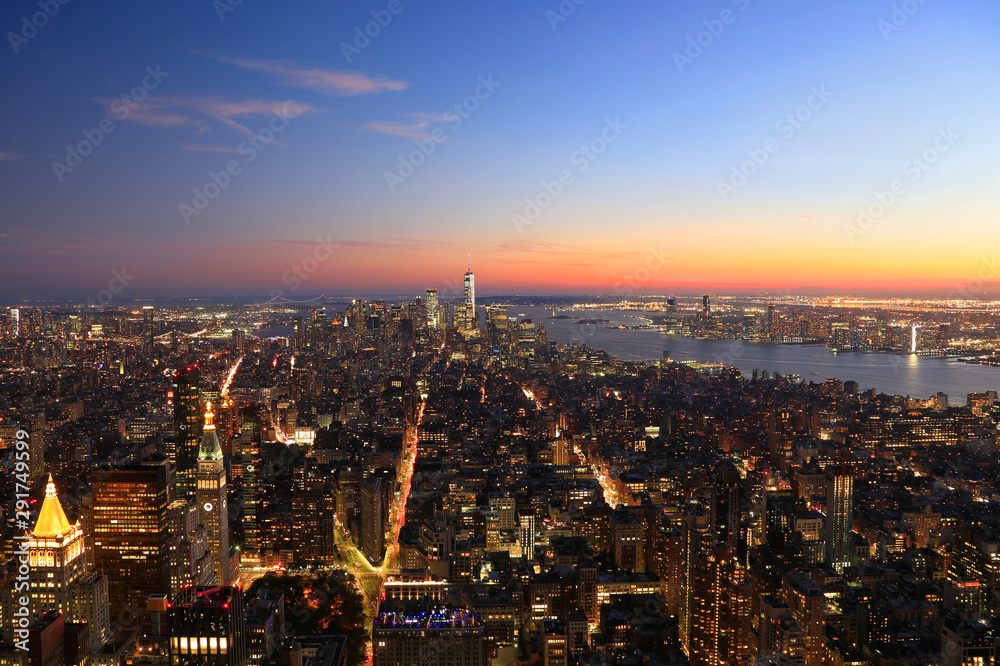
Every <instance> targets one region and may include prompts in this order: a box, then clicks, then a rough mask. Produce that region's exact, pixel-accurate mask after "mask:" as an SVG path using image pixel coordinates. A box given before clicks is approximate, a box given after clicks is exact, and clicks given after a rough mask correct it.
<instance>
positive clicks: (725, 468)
mask: <svg viewBox="0 0 1000 666" xmlns="http://www.w3.org/2000/svg"><path fill="white" fill-rule="evenodd" d="M743 495H744V492H743V480H742V479H741V478H740V473H739V470H737V469H736V465H734V464H733V463H732V462H728V461H727V462H725V463H723V464H722V465H721V466H720V467H719V469H718V470H717V472H716V477H715V485H714V486H713V488H712V497H713V502H712V505H713V520H712V527H713V529H714V530H715V534H716V536H717V537H718V539H719V541H721V542H723V543H724V544H726V545H727V546H729V548H730V549H732V551H733V553H734V554H735V555H736V556H737V557H738V558H739V560H740V561H741V562H745V561H746V560H745V558H744V556H745V554H746V546H747V543H746V539H745V538H743V537H744V535H743V530H741V529H740V503H741V502H742V500H743Z"/></svg>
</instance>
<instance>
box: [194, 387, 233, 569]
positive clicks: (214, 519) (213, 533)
mask: <svg viewBox="0 0 1000 666" xmlns="http://www.w3.org/2000/svg"><path fill="white" fill-rule="evenodd" d="M226 495H227V487H226V468H225V467H223V465H222V446H220V445H219V437H218V435H216V433H215V414H214V413H213V412H212V403H210V402H209V403H207V404H206V406H205V425H204V426H203V428H202V437H201V448H200V449H199V450H198V473H197V477H196V480H195V496H196V497H197V499H198V518H199V519H200V520H201V524H202V525H204V526H205V531H206V532H207V533H208V546H209V549H210V550H211V551H212V558H213V559H214V561H215V575H216V581H217V582H218V584H219V585H229V584H231V583H232V582H233V581H234V580H235V579H236V575H235V572H234V571H233V570H232V568H233V567H232V566H231V565H230V561H231V559H232V556H231V554H230V552H229V504H228V502H227V499H226Z"/></svg>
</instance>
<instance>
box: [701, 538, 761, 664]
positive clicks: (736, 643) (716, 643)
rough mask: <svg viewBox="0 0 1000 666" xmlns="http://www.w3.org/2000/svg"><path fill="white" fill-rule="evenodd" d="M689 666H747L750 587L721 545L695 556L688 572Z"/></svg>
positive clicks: (730, 551)
mask: <svg viewBox="0 0 1000 666" xmlns="http://www.w3.org/2000/svg"><path fill="white" fill-rule="evenodd" d="M690 594H691V606H690V613H691V617H690V631H691V642H690V653H689V654H688V658H689V659H690V661H691V666H722V665H728V664H733V665H735V664H745V663H750V662H751V661H752V659H751V658H750V656H751V650H750V635H751V634H750V613H751V605H752V597H753V595H752V590H751V584H750V582H749V580H748V578H747V575H746V570H745V569H744V568H743V567H742V566H741V565H740V563H739V562H737V561H736V558H735V557H734V553H733V551H732V550H730V549H729V548H728V547H726V546H725V545H724V544H716V545H715V546H714V547H712V548H711V549H709V551H708V552H706V553H705V554H703V555H699V556H696V557H695V559H694V562H693V566H692V571H691V593H690Z"/></svg>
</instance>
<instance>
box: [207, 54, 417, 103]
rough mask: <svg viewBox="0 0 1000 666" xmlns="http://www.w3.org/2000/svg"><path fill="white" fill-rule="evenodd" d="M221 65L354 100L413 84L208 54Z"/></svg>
mask: <svg viewBox="0 0 1000 666" xmlns="http://www.w3.org/2000/svg"><path fill="white" fill-rule="evenodd" d="M204 55H206V56H207V57H209V58H213V59H215V60H218V61H220V62H226V63H229V64H231V65H236V66H237V67H242V68H243V69H249V70H252V71H256V72H261V73H263V74H267V75H269V76H271V77H273V78H274V79H276V81H277V83H279V84H280V85H283V86H291V87H294V88H305V89H306V90H312V91H314V92H318V93H320V94H323V95H337V96H340V97H353V96H355V95H370V94H375V93H382V92H386V91H399V90H406V89H407V88H409V87H410V84H409V83H407V82H405V81H398V80H396V79H390V78H388V77H385V76H371V75H368V74H363V73H361V72H352V71H336V70H330V69H320V68H318V67H311V68H310V67H298V66H296V64H295V63H294V62H292V61H289V60H252V59H249V58H230V57H226V56H219V55H211V54H204Z"/></svg>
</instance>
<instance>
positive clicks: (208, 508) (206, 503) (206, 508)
mask: <svg viewBox="0 0 1000 666" xmlns="http://www.w3.org/2000/svg"><path fill="white" fill-rule="evenodd" d="M203 508H204V509H205V511H211V510H212V503H211V502H205V506H204V507H203Z"/></svg>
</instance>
